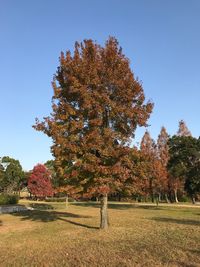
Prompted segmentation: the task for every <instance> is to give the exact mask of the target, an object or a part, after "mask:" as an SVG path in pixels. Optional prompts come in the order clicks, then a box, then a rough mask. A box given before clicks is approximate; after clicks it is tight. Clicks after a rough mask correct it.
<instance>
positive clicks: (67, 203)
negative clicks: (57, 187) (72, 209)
mask: <svg viewBox="0 0 200 267" xmlns="http://www.w3.org/2000/svg"><path fill="white" fill-rule="evenodd" d="M65 207H66V209H68V207H69V199H68V195H66V200H65Z"/></svg>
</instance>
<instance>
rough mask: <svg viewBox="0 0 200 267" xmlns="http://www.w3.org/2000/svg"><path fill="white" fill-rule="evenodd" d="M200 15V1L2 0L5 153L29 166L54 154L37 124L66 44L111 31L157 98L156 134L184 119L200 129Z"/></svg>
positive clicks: (1, 142) (1, 140)
mask: <svg viewBox="0 0 200 267" xmlns="http://www.w3.org/2000/svg"><path fill="white" fill-rule="evenodd" d="M199 14H200V1H199V0H125V1H122V0H101V1H97V0H96V1H94V0H84V1H83V0H76V1H73V0H68V1H65V0H32V1H31V0H29V1H27V0H17V1H16V0H12V1H11V0H0V118H1V127H0V156H4V155H9V156H11V157H14V158H17V159H19V160H20V162H21V163H22V166H23V168H24V169H26V170H29V169H31V168H32V167H33V165H35V164H36V163H38V162H45V161H46V160H48V159H50V158H51V153H50V145H51V140H50V139H49V138H48V137H46V136H45V135H44V134H43V133H39V132H36V131H35V130H34V129H32V127H31V126H32V125H33V124H34V119H35V117H39V118H42V117H43V116H46V115H48V114H49V113H50V111H51V96H52V88H51V81H52V77H53V74H54V73H55V71H56V69H57V66H58V57H59V55H60V51H61V50H63V51H65V50H67V49H72V47H73V45H74V42H75V41H76V40H78V41H81V40H83V39H87V38H92V39H94V40H96V41H97V42H99V43H101V44H103V43H104V42H105V40H106V39H107V37H108V36H109V35H112V36H116V37H117V38H118V40H119V42H120V45H121V46H122V48H123V51H124V53H125V54H126V56H127V57H129V59H130V60H131V67H132V69H133V72H134V73H135V75H136V76H138V77H139V79H140V80H142V82H143V87H144V91H145V94H146V97H147V99H151V100H153V101H154V103H155V108H154V112H153V114H152V116H151V119H150V121H149V123H150V124H151V126H150V127H149V130H150V132H151V134H152V136H153V137H154V138H157V135H158V133H159V131H160V128H161V126H162V125H164V126H166V128H167V130H168V132H169V133H170V134H174V133H175V132H176V131H177V127H178V121H179V120H180V119H184V120H185V121H186V123H187V125H188V127H189V129H190V130H191V132H192V133H193V135H194V136H199V135H200V127H199V115H200V105H199V101H200V15H199ZM143 132H144V129H139V130H137V132H136V141H138V140H140V138H141V135H142V134H143Z"/></svg>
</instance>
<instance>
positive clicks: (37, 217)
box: [0, 202, 200, 267]
mask: <svg viewBox="0 0 200 267" xmlns="http://www.w3.org/2000/svg"><path fill="white" fill-rule="evenodd" d="M26 205H32V206H34V208H35V210H33V211H26V212H21V213H15V214H6V215H5V214H4V215H0V266H1V267H4V266H59V267H60V266H61V267H62V266H74V267H75V266H76V267H78V266H119V267H121V266H188V267H189V266H190V267H192V266H200V208H198V207H197V208H191V207H178V206H167V205H162V206H161V205H160V206H158V207H156V206H152V205H136V204H125V203H122V204H121V203H110V205H109V216H110V224H111V225H110V228H109V229H108V230H107V231H102V230H99V229H98V226H99V208H98V204H96V203H90V202H89V203H78V202H76V203H73V204H70V206H69V207H68V209H67V210H66V209H65V205H64V203H40V202H37V203H36V202H35V203H34V204H33V203H31V202H28V203H26Z"/></svg>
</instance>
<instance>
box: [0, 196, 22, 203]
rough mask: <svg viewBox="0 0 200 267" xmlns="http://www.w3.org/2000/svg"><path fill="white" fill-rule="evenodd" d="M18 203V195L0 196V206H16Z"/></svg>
mask: <svg viewBox="0 0 200 267" xmlns="http://www.w3.org/2000/svg"><path fill="white" fill-rule="evenodd" d="M18 201H19V196H18V195H8V194H1V195H0V205H9V204H17V203H18Z"/></svg>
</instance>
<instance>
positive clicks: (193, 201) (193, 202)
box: [192, 196, 195, 204]
mask: <svg viewBox="0 0 200 267" xmlns="http://www.w3.org/2000/svg"><path fill="white" fill-rule="evenodd" d="M192 204H195V197H194V196H192Z"/></svg>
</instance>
